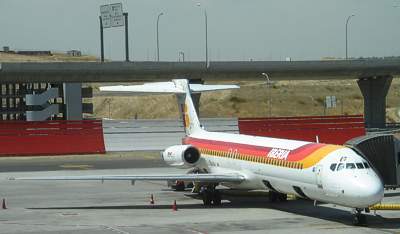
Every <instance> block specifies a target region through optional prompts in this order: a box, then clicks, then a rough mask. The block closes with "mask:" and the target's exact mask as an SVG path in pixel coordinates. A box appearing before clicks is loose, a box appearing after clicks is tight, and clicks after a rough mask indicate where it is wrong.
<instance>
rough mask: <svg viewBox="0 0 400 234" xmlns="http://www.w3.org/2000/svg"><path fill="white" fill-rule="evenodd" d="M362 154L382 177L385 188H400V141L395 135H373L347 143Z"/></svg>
mask: <svg viewBox="0 0 400 234" xmlns="http://www.w3.org/2000/svg"><path fill="white" fill-rule="evenodd" d="M346 145H347V146H350V147H352V148H353V149H355V150H356V151H358V152H359V153H360V154H362V155H363V156H364V157H365V158H366V159H367V160H368V161H369V162H370V163H371V165H372V166H373V167H374V168H375V169H376V170H377V172H378V174H379V175H380V176H381V178H382V180H383V183H384V184H385V187H387V188H397V187H400V140H399V138H397V137H395V136H394V135H393V134H373V135H366V136H361V137H357V138H354V139H352V140H350V141H348V142H346Z"/></svg>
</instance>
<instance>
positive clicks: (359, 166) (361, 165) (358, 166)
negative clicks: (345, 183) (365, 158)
mask: <svg viewBox="0 0 400 234" xmlns="http://www.w3.org/2000/svg"><path fill="white" fill-rule="evenodd" d="M356 165H357V168H358V169H364V166H363V164H362V163H356Z"/></svg>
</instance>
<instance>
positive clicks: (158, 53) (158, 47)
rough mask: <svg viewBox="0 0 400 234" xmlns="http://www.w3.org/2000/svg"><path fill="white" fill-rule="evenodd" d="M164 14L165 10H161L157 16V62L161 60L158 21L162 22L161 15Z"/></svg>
mask: <svg viewBox="0 0 400 234" xmlns="http://www.w3.org/2000/svg"><path fill="white" fill-rule="evenodd" d="M162 15H164V13H163V12H161V13H160V14H158V16H157V62H159V61H160V42H159V40H158V23H159V22H160V16H162Z"/></svg>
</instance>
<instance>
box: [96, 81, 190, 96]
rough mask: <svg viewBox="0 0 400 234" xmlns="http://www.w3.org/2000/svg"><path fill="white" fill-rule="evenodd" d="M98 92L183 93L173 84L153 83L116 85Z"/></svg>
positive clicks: (102, 88) (101, 88) (105, 87)
mask: <svg viewBox="0 0 400 234" xmlns="http://www.w3.org/2000/svg"><path fill="white" fill-rule="evenodd" d="M100 91H106V92H133V93H138V94H140V93H143V94H145V93H153V94H164V93H171V94H173V93H185V92H184V90H182V89H180V88H178V87H176V86H175V84H174V83H173V82H155V83H146V84H142V85H117V86H103V87H100Z"/></svg>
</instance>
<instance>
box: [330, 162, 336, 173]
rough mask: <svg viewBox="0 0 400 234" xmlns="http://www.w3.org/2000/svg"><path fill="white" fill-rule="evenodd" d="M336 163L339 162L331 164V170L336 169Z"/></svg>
mask: <svg viewBox="0 0 400 234" xmlns="http://www.w3.org/2000/svg"><path fill="white" fill-rule="evenodd" d="M336 165H337V163H333V164H331V170H332V171H335V168H336Z"/></svg>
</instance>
